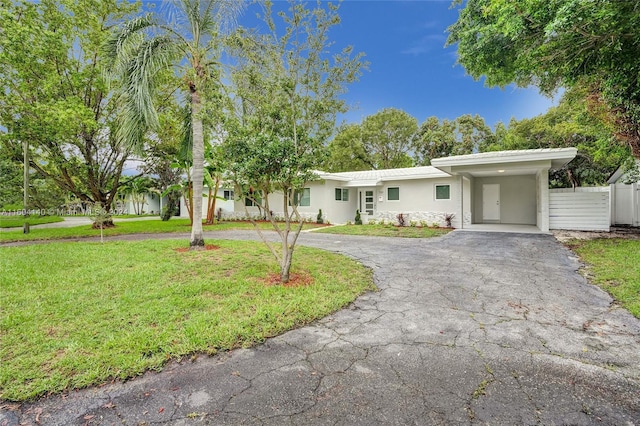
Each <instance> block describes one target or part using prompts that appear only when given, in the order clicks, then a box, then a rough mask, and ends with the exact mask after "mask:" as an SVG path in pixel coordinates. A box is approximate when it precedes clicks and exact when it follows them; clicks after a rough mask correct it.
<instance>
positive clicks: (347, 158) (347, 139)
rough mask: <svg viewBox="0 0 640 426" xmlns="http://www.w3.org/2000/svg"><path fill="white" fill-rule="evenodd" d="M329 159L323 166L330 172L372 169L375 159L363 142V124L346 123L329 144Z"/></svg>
mask: <svg viewBox="0 0 640 426" xmlns="http://www.w3.org/2000/svg"><path fill="white" fill-rule="evenodd" d="M327 154H328V156H327V161H326V163H325V164H324V166H323V168H324V169H325V170H327V171H329V172H348V171H353V170H371V169H372V168H373V167H374V165H373V159H372V158H371V155H370V154H369V152H367V151H366V149H365V147H364V144H363V142H362V126H361V125H360V124H345V125H342V126H341V127H340V129H339V130H338V133H337V134H336V136H335V137H334V138H333V140H332V141H331V142H330V143H329V145H328V146H327Z"/></svg>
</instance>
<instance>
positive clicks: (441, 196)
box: [436, 185, 451, 200]
mask: <svg viewBox="0 0 640 426" xmlns="http://www.w3.org/2000/svg"><path fill="white" fill-rule="evenodd" d="M449 199H451V187H450V185H436V200H449Z"/></svg>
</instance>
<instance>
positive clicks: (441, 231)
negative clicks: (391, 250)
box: [313, 225, 451, 238]
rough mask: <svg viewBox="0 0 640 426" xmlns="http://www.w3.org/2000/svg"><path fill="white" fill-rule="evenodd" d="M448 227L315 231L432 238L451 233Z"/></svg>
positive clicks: (344, 227) (349, 227)
mask: <svg viewBox="0 0 640 426" xmlns="http://www.w3.org/2000/svg"><path fill="white" fill-rule="evenodd" d="M450 231H451V229H448V228H429V227H421V228H418V227H413V226H403V227H399V226H393V225H341V226H331V227H328V228H322V229H318V230H315V231H313V232H321V233H325V234H341V235H366V236H369V237H404V238H431V237H439V236H442V235H445V234H447V233H449V232H450Z"/></svg>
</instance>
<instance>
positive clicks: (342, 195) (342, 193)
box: [334, 187, 349, 202]
mask: <svg viewBox="0 0 640 426" xmlns="http://www.w3.org/2000/svg"><path fill="white" fill-rule="evenodd" d="M338 191H340V198H338ZM345 194H346V197H345ZM334 198H335V200H336V201H342V202H348V201H349V188H343V187H336V189H335V191H334Z"/></svg>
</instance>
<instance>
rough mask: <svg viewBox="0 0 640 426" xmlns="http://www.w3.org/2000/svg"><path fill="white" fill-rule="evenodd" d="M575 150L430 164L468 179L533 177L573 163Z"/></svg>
mask: <svg viewBox="0 0 640 426" xmlns="http://www.w3.org/2000/svg"><path fill="white" fill-rule="evenodd" d="M577 152H578V151H577V149H576V148H550V149H532V150H519V151H497V152H484V153H480V154H469V155H458V156H454V157H444V158H436V159H433V160H431V165H432V166H434V167H437V168H438V169H440V170H442V171H444V172H446V173H450V174H453V175H463V176H470V177H486V176H515V175H535V174H536V173H539V172H540V171H542V170H548V169H557V168H560V167H562V166H564V165H565V164H567V163H568V162H569V161H571V160H573V159H574V158H575V156H576V154H577Z"/></svg>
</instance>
